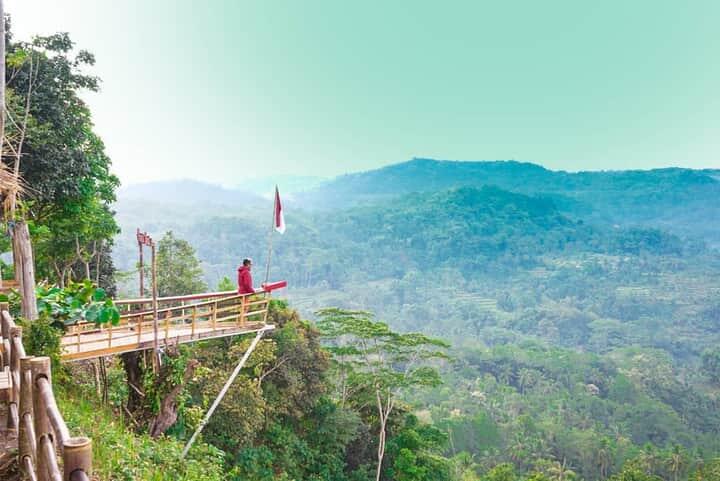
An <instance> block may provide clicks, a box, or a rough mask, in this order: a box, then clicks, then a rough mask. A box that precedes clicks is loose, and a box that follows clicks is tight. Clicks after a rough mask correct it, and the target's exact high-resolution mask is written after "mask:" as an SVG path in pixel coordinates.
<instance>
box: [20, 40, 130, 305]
mask: <svg viewBox="0 0 720 481" xmlns="http://www.w3.org/2000/svg"><path fill="white" fill-rule="evenodd" d="M8 38H9V39H10V42H9V43H8V46H7V65H8V71H7V75H6V78H7V86H8V100H9V101H8V116H9V118H11V119H12V120H13V121H12V122H9V123H8V125H11V126H12V128H11V130H10V132H9V135H10V136H11V137H13V138H14V139H15V141H14V146H15V147H14V148H15V150H16V151H17V152H16V154H17V155H14V156H13V157H11V159H10V160H9V164H10V165H11V167H12V168H13V169H14V170H15V171H16V172H18V174H19V175H21V176H22V178H23V181H24V183H25V184H26V185H27V187H28V191H29V192H30V193H31V195H28V196H27V197H26V198H25V199H23V200H22V201H21V202H20V203H19V205H18V211H17V212H18V213H17V216H18V217H24V218H25V219H27V221H28V223H29V227H30V232H31V234H32V238H33V244H34V247H35V260H36V265H37V273H38V274H39V276H41V277H45V278H50V279H52V278H54V279H55V280H56V281H57V283H58V284H59V285H60V286H61V287H62V286H64V285H65V283H66V282H67V281H68V280H80V279H83V278H91V279H94V280H95V281H96V282H98V281H102V284H101V285H102V287H105V288H106V289H108V290H111V291H112V290H113V287H114V286H113V285H112V276H107V275H103V274H101V272H100V271H101V270H106V269H108V268H110V270H112V269H113V268H112V264H111V259H110V256H109V251H108V247H109V246H111V245H112V239H113V237H114V236H115V235H116V234H117V233H118V231H119V229H118V226H117V223H116V222H115V219H114V216H113V212H112V210H111V209H110V205H111V204H112V202H114V201H115V189H116V188H117V187H118V185H119V181H118V179H117V177H115V176H114V175H112V174H111V173H110V159H109V158H108V156H107V155H106V154H105V147H104V145H103V143H102V140H100V138H99V137H98V136H97V135H96V134H95V133H94V132H93V125H92V121H91V115H90V111H89V109H88V107H87V105H86V104H85V102H84V101H83V100H82V99H81V97H80V94H81V92H82V91H97V89H98V83H99V81H98V79H97V78H96V77H93V76H91V75H86V74H85V73H83V71H84V70H85V69H86V68H87V67H91V66H92V65H93V64H94V63H95V59H94V57H93V55H92V54H90V53H89V52H87V51H84V50H80V51H77V53H73V52H74V51H75V48H74V44H73V42H72V41H71V40H70V37H69V36H68V34H66V33H60V34H55V35H50V36H46V37H35V38H34V39H33V40H32V41H31V42H14V41H12V35H8ZM13 129H14V130H13ZM101 264H104V269H101V267H100V265H101ZM93 271H94V272H93Z"/></svg>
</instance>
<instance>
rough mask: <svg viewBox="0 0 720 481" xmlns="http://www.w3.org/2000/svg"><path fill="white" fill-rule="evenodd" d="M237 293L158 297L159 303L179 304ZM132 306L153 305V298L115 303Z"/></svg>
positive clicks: (221, 292) (219, 292)
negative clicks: (180, 302)
mask: <svg viewBox="0 0 720 481" xmlns="http://www.w3.org/2000/svg"><path fill="white" fill-rule="evenodd" d="M237 293H238V292H237V291H218V292H205V293H202V294H187V295H184V296H168V297H158V302H178V301H195V300H198V299H212V298H216V297H229V296H232V295H234V294H237ZM131 304H140V305H145V304H152V298H151V297H141V298H137V299H118V300H116V301H115V305H116V306H127V305H131Z"/></svg>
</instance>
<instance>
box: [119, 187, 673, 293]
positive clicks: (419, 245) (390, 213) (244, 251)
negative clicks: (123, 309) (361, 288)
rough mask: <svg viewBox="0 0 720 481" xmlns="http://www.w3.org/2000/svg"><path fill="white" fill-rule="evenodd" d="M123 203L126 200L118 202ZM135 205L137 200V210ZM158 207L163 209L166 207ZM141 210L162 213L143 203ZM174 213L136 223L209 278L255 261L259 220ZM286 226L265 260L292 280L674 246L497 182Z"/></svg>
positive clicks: (331, 281)
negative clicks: (580, 216) (164, 237)
mask: <svg viewBox="0 0 720 481" xmlns="http://www.w3.org/2000/svg"><path fill="white" fill-rule="evenodd" d="M125 206H126V207H127V206H128V204H125ZM140 207H141V206H137V209H140ZM166 209H167V208H166ZM121 211H122V212H123V214H122V215H119V217H118V218H119V219H120V220H121V221H127V224H125V222H123V223H124V227H125V229H126V231H125V233H124V234H123V237H122V242H119V244H123V245H126V246H128V247H127V248H126V249H122V248H120V249H118V250H117V256H118V257H120V258H118V259H116V260H117V263H118V265H120V266H122V267H123V268H125V269H129V268H130V267H131V266H132V265H133V263H134V256H135V251H134V244H133V243H132V239H131V237H132V234H133V233H134V225H132V224H130V222H140V219H141V217H140V216H136V217H131V216H129V215H128V214H127V212H126V211H125V210H121ZM144 212H145V214H153V213H160V212H166V210H160V209H159V208H158V209H156V210H150V211H148V210H146V211H144ZM192 212H194V211H193V210H192V209H189V214H188V215H186V216H185V218H184V219H183V222H181V221H174V222H169V221H167V220H166V221H165V222H155V221H156V220H155V221H152V220H151V219H150V218H149V217H147V218H146V219H145V225H150V226H152V228H153V229H152V231H151V233H154V234H155V235H156V236H157V235H160V234H161V233H162V231H163V230H166V229H173V230H175V231H176V233H177V234H178V235H179V236H180V237H183V238H185V239H187V240H189V241H190V242H191V243H192V244H193V245H194V246H195V247H196V248H197V250H198V255H199V256H200V258H201V259H202V260H203V261H204V265H205V269H206V274H207V276H208V280H209V281H210V283H211V284H212V283H214V282H215V281H216V280H217V279H219V278H220V277H222V276H224V275H229V276H232V275H233V274H234V272H235V268H236V267H237V264H238V262H239V260H240V259H242V258H243V257H245V256H252V257H254V258H255V259H256V264H257V265H260V266H263V265H264V262H265V256H266V245H267V232H268V231H267V229H268V226H267V223H266V222H264V220H265V219H263V218H258V217H257V216H254V215H251V214H252V213H251V212H246V213H241V211H238V214H237V215H234V216H233V215H230V214H229V213H228V212H222V213H220V214H216V215H212V216H208V217H204V218H203V217H195V218H194V220H191V218H192V216H193V215H194V214H192ZM288 219H289V220H288V222H289V227H288V234H286V235H285V236H276V237H275V255H274V260H275V262H274V264H275V265H278V266H282V271H283V272H284V273H285V274H284V275H285V276H286V277H287V278H288V280H289V281H291V283H292V284H293V285H294V286H304V287H312V286H314V285H318V284H319V283H326V284H327V285H329V286H332V287H335V288H338V287H340V286H342V285H345V284H346V283H348V282H355V281H357V280H359V279H365V280H372V279H384V278H401V277H403V276H404V275H405V273H407V272H409V271H416V270H428V269H442V268H452V269H458V270H459V271H460V272H462V273H463V275H465V276H467V277H469V278H472V277H477V276H492V277H496V276H500V275H503V274H504V273H508V272H511V271H513V270H516V269H528V268H532V267H534V266H537V265H539V263H541V259H542V258H543V257H544V256H547V255H572V254H573V253H581V252H592V253H610V254H632V255H636V254H640V253H650V254H658V255H659V254H677V253H680V252H681V250H682V249H681V248H680V243H679V241H678V239H677V238H676V237H674V236H671V235H667V234H665V233H662V232H660V231H657V230H647V229H603V228H596V227H594V226H591V225H589V224H587V223H584V222H582V221H580V220H575V219H572V218H570V217H568V216H566V215H565V214H563V213H562V212H561V211H560V210H559V209H558V207H557V206H556V203H555V201H553V200H552V199H550V198H547V197H531V196H527V195H524V194H518V193H513V192H509V191H506V190H502V189H500V188H497V187H489V186H485V187H482V188H474V187H463V188H458V189H450V190H445V191H441V192H425V193H412V194H407V195H404V196H402V197H400V198H398V199H397V200H396V201H394V202H393V203H392V204H388V205H378V204H374V205H369V206H366V207H355V208H351V209H347V210H343V211H333V212H326V211H320V212H314V213H306V214H303V213H301V212H298V211H295V212H293V213H292V215H291V216H288Z"/></svg>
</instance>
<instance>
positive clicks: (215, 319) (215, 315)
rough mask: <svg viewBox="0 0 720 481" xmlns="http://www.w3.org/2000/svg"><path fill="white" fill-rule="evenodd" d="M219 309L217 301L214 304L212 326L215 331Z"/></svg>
mask: <svg viewBox="0 0 720 481" xmlns="http://www.w3.org/2000/svg"><path fill="white" fill-rule="evenodd" d="M217 309H218V303H217V301H215V302H214V303H213V304H212V324H211V325H212V328H213V331H214V330H215V324H216V322H217Z"/></svg>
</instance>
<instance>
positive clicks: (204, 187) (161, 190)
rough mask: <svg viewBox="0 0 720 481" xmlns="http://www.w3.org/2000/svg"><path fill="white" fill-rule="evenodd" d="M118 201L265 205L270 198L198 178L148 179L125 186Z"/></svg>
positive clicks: (120, 191) (119, 194) (119, 193)
mask: <svg viewBox="0 0 720 481" xmlns="http://www.w3.org/2000/svg"><path fill="white" fill-rule="evenodd" d="M118 200H119V202H122V201H133V200H135V201H137V200H140V201H148V202H155V203H158V204H183V205H186V204H187V205H202V204H205V205H237V206H251V207H252V206H262V205H265V204H267V200H265V199H264V198H263V197H261V196H260V195H258V194H255V193H252V192H248V191H247V190H241V189H226V188H224V187H221V186H219V185H216V184H210V183H206V182H198V181H195V180H176V181H163V182H147V183H142V184H132V185H129V186H126V187H123V188H121V189H120V190H119V192H118Z"/></svg>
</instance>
